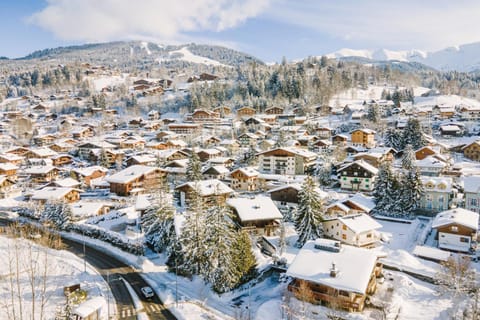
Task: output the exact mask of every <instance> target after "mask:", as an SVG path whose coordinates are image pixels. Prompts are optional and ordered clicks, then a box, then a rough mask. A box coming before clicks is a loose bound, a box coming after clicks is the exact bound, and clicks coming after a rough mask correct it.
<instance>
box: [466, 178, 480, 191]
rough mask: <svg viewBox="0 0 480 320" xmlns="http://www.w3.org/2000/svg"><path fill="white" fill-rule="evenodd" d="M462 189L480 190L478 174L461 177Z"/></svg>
mask: <svg viewBox="0 0 480 320" xmlns="http://www.w3.org/2000/svg"><path fill="white" fill-rule="evenodd" d="M463 190H464V191H465V192H474V193H477V192H480V176H468V177H465V178H463Z"/></svg>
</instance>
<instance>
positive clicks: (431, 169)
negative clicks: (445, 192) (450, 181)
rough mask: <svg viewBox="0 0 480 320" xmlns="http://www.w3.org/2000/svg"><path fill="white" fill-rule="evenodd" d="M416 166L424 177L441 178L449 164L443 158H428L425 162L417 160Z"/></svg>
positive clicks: (435, 156) (436, 156)
mask: <svg viewBox="0 0 480 320" xmlns="http://www.w3.org/2000/svg"><path fill="white" fill-rule="evenodd" d="M415 166H416V167H417V169H418V171H420V173H421V174H422V175H423V176H439V175H440V174H441V173H442V172H444V171H445V170H446V169H447V168H448V166H449V164H448V162H447V161H446V159H444V158H443V157H442V156H438V155H434V156H428V157H426V158H424V159H423V160H416V161H415Z"/></svg>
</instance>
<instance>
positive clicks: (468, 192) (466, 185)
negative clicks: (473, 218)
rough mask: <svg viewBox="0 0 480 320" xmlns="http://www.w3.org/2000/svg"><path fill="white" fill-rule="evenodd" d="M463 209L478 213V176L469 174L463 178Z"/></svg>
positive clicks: (479, 210) (479, 205)
mask: <svg viewBox="0 0 480 320" xmlns="http://www.w3.org/2000/svg"><path fill="white" fill-rule="evenodd" d="M463 192H464V198H465V209H467V210H470V211H473V212H476V213H480V176H469V177H465V178H464V179H463Z"/></svg>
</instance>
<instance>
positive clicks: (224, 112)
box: [213, 106, 232, 118]
mask: <svg viewBox="0 0 480 320" xmlns="http://www.w3.org/2000/svg"><path fill="white" fill-rule="evenodd" d="M213 112H216V113H218V114H219V115H220V118H224V117H228V116H230V115H231V114H232V109H230V108H229V107H227V106H221V107H216V108H214V109H213Z"/></svg>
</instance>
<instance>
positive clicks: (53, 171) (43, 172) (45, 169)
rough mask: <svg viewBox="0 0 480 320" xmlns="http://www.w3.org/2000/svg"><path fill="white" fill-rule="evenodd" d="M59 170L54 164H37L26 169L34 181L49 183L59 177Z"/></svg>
mask: <svg viewBox="0 0 480 320" xmlns="http://www.w3.org/2000/svg"><path fill="white" fill-rule="evenodd" d="M58 172H59V170H58V169H57V168H56V167H54V166H37V167H31V168H28V169H26V170H25V174H27V175H28V176H30V181H31V182H32V183H47V182H50V181H53V180H55V179H57V177H58Z"/></svg>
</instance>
